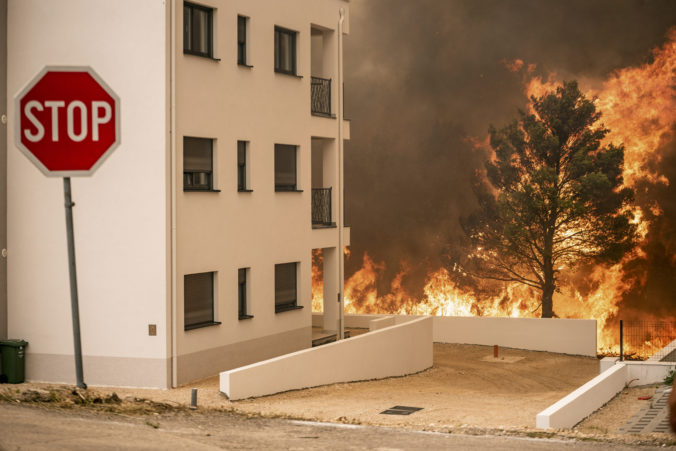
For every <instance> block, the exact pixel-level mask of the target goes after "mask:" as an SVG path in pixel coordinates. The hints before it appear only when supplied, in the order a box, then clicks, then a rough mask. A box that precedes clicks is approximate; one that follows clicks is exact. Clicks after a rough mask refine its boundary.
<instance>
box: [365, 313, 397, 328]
mask: <svg viewBox="0 0 676 451" xmlns="http://www.w3.org/2000/svg"><path fill="white" fill-rule="evenodd" d="M395 324H397V319H396V318H395V317H394V316H385V317H383V318H376V319H372V320H371V321H370V322H369V330H370V331H374V330H378V329H384V328H386V327H390V326H394V325H395Z"/></svg>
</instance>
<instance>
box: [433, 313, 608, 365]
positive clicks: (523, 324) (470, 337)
mask: <svg viewBox="0 0 676 451" xmlns="http://www.w3.org/2000/svg"><path fill="white" fill-rule="evenodd" d="M434 341H435V342H439V343H464V344H477V345H487V346H491V345H498V346H505V347H508V348H517V349H528V350H531V351H547V352H558V353H561V354H573V355H587V356H596V320H587V319H559V318H489V317H452V316H435V317H434Z"/></svg>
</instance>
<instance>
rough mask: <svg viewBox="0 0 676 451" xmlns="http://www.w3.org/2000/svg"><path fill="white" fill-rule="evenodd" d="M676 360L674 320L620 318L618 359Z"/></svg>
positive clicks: (675, 325) (675, 328) (675, 323)
mask: <svg viewBox="0 0 676 451" xmlns="http://www.w3.org/2000/svg"><path fill="white" fill-rule="evenodd" d="M646 359H650V360H658V361H669V362H674V361H676V322H668V321H662V322H652V321H622V320H620V360H646Z"/></svg>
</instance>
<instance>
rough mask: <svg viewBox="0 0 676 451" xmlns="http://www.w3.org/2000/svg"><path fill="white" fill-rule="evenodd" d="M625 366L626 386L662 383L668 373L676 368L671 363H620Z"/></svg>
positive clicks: (675, 364)
mask: <svg viewBox="0 0 676 451" xmlns="http://www.w3.org/2000/svg"><path fill="white" fill-rule="evenodd" d="M622 363H624V364H625V365H627V384H629V382H631V385H632V386H636V385H648V384H656V383H663V382H664V378H665V377H667V375H668V374H669V371H671V370H673V369H675V368H676V363H672V362H651V361H649V360H647V361H645V362H627V361H625V362H622Z"/></svg>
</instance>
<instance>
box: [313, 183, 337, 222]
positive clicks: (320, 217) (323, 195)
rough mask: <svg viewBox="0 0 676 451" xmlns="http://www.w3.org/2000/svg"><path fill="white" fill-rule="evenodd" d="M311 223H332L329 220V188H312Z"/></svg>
mask: <svg viewBox="0 0 676 451" xmlns="http://www.w3.org/2000/svg"><path fill="white" fill-rule="evenodd" d="M312 224H313V225H325V226H330V225H333V222H331V188H312Z"/></svg>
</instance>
